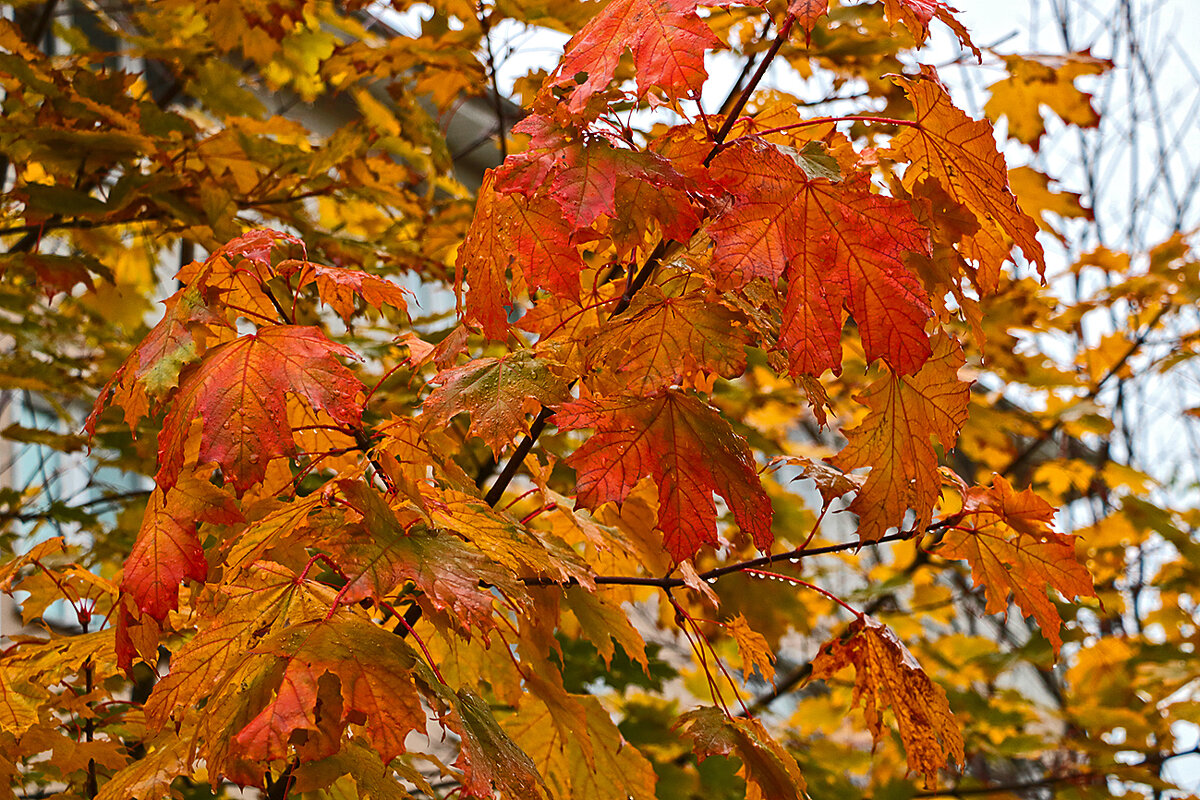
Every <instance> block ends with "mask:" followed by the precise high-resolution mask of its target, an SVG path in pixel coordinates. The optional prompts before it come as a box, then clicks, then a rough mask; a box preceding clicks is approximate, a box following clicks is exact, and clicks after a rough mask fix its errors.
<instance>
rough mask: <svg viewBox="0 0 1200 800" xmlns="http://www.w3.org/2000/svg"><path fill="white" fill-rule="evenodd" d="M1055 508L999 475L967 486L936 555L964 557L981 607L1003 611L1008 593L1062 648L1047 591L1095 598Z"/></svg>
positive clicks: (990, 611) (1058, 624)
mask: <svg viewBox="0 0 1200 800" xmlns="http://www.w3.org/2000/svg"><path fill="white" fill-rule="evenodd" d="M1055 513H1056V512H1055V509H1054V507H1053V506H1051V505H1050V504H1049V503H1047V502H1046V501H1045V500H1043V499H1042V498H1040V497H1038V496H1037V495H1036V494H1035V493H1034V492H1033V490H1032V489H1026V490H1025V491H1023V492H1014V491H1013V488H1012V484H1010V483H1009V482H1008V481H1007V480H1005V479H1004V478H1003V477H1002V476H1000V475H993V476H992V486H991V487H990V488H987V489H985V488H983V487H980V486H976V487H972V488H970V489H968V490H967V493H966V496H965V497H964V498H963V508H962V512H961V519H960V520H959V521H958V522H957V523H956V524H955V525H953V526H951V527H949V528H947V529H946V533H945V535H944V537H943V539H942V543H941V545H940V546H939V547H938V550H937V552H938V555H941V556H943V557H945V558H955V559H964V560H966V562H967V563H968V564H970V565H971V574H972V576H973V577H974V581H975V586H977V587H978V586H982V587H983V588H984V592H985V595H986V597H987V605H986V606H985V608H984V611H985V612H986V613H988V614H997V613H1001V612H1005V611H1007V610H1008V600H1009V597H1010V595H1011V596H1012V598H1013V599H1015V600H1016V603H1017V606H1018V607H1019V608H1020V609H1021V611H1022V612H1024V614H1025V615H1026V616H1032V617H1033V618H1034V619H1036V620H1037V622H1038V627H1039V628H1040V629H1041V631H1042V633H1043V634H1044V635H1045V636H1046V638H1047V639H1048V640H1049V641H1050V644H1051V645H1053V647H1054V652H1056V653H1057V652H1058V651H1059V650H1060V649H1062V636H1061V635H1060V633H1059V629H1060V628H1061V627H1062V618H1061V617H1060V616H1059V614H1058V609H1057V608H1055V606H1054V603H1053V602H1051V600H1050V598H1049V597H1048V596H1047V590H1048V589H1053V590H1055V591H1057V592H1059V593H1061V594H1062V595H1063V596H1064V597H1066V598H1068V599H1073V598H1077V597H1095V596H1096V590H1095V587H1093V585H1092V577H1091V575H1089V574H1088V571H1087V568H1086V567H1084V566H1083V565H1082V564H1081V563H1079V560H1078V558H1077V557H1076V555H1075V539H1076V537H1075V536H1071V535H1069V534H1063V533H1058V532H1057V531H1055V530H1054V529H1053V527H1052V524H1053V521H1054V515H1055Z"/></svg>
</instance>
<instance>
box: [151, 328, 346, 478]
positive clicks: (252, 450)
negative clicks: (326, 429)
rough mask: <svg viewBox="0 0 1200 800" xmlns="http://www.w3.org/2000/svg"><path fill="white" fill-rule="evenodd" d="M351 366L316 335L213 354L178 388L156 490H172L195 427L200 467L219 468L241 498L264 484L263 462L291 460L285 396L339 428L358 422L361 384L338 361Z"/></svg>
mask: <svg viewBox="0 0 1200 800" xmlns="http://www.w3.org/2000/svg"><path fill="white" fill-rule="evenodd" d="M338 355H340V356H345V357H347V358H356V357H357V356H356V355H355V353H354V351H353V350H351V349H350V348H348V347H346V346H345V345H341V344H334V343H333V342H331V341H329V339H327V338H326V337H325V334H323V333H321V331H320V329H318V328H311V327H304V326H298V325H276V326H272V327H265V328H261V329H260V330H259V331H258V332H257V333H254V334H251V335H249V336H243V337H241V338H239V339H235V340H234V341H232V342H227V343H226V344H223V345H220V346H219V347H215V348H213V349H212V350H210V351H209V352H208V354H207V355H206V356H205V358H204V360H203V361H202V362H201V363H200V365H199V366H198V367H196V369H195V371H193V372H192V373H191V374H190V375H188V377H187V378H185V379H184V381H183V383H182V385H181V386H180V387H179V394H178V395H177V396H176V397H175V399H174V402H173V403H172V406H171V410H170V412H169V413H168V414H167V417H166V419H165V420H164V421H163V430H162V434H161V435H160V438H159V443H158V463H159V470H158V475H157V481H158V485H159V486H162V487H165V488H169V487H171V486H173V485H174V484H175V481H176V478H177V477H178V475H179V471H180V469H181V468H182V467H183V464H184V448H185V445H186V443H187V438H188V432H189V430H190V428H191V424H192V423H193V421H198V423H199V425H200V454H199V460H198V463H201V464H207V463H214V462H215V463H217V464H219V465H220V467H221V471H222V472H223V473H224V475H225V478H226V480H228V481H231V482H232V484H233V486H234V488H235V489H236V490H237V492H238V493H239V494H240V493H241V492H244V491H245V490H246V489H248V488H249V487H250V486H252V485H254V484H255V483H257V482H259V481H261V480H262V478H263V476H264V474H265V470H266V465H267V462H268V461H270V460H271V459H272V458H276V457H278V456H286V455H294V454H295V453H296V445H295V442H294V441H293V439H292V429H291V426H290V425H289V424H288V422H287V405H286V401H287V397H286V396H287V394H288V393H289V392H290V393H293V394H296V395H299V396H300V397H303V398H304V399H305V400H307V401H308V402H309V403H310V404H311V405H312V406H313V407H314V408H317V409H319V410H322V411H326V412H328V413H329V415H330V416H331V417H333V419H334V420H335V421H336V422H338V423H340V424H343V425H357V424H358V423H359V421H360V419H361V417H362V398H361V395H360V394H359V392H360V390H361V388H362V384H361V383H359V381H358V379H357V378H356V377H354V373H352V372H350V370H348V369H346V367H344V366H343V365H342V364H341V362H339V361H338V360H337V358H336V357H335V356H338Z"/></svg>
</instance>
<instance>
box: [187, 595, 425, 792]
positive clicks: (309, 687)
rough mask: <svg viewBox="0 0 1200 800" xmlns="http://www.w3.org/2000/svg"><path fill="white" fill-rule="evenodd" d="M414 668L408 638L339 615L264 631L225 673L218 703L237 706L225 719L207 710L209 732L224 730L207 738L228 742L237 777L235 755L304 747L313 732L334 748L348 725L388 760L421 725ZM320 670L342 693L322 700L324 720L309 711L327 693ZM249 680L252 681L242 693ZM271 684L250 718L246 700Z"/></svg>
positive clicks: (262, 755) (263, 757) (275, 754)
mask: <svg viewBox="0 0 1200 800" xmlns="http://www.w3.org/2000/svg"><path fill="white" fill-rule="evenodd" d="M280 666H282V667H283V668H282V669H279V667H280ZM416 668H417V658H416V656H415V655H414V654H413V652H412V650H411V649H410V648H409V647H408V645H407V644H405V643H404V642H403V641H402V640H401V639H399V638H398V637H396V636H395V635H393V634H391V633H389V632H387V631H385V630H383V629H381V628H380V627H379V626H377V625H374V624H371V623H370V622H367V621H365V620H360V619H357V618H355V617H352V616H340V615H339V616H334V617H333V618H331V619H329V620H322V621H316V622H310V623H303V624H300V625H295V626H292V627H289V628H286V629H284V630H282V631H280V632H279V633H277V634H273V635H271V636H268V637H267V638H266V639H264V640H263V641H262V642H261V643H260V644H259V645H258V646H257V647H256V648H255V649H254V650H253V651H251V652H250V653H249V654H247V655H246V656H245V657H244V658H243V660H242V663H241V664H240V665H239V666H238V667H237V668H235V669H234V670H232V671H231V672H230V673H229V675H228V676H227V677H226V680H225V684H224V686H223V687H222V689H221V691H220V694H219V695H218V697H217V699H216V701H215V702H216V703H217V705H216V707H225V708H228V709H240V710H239V711H238V712H237V713H231V714H229V715H228V716H227V717H226V718H224V719H220V718H216V719H209V716H208V715H206V717H205V719H204V725H205V726H206V727H207V728H208V729H209V731H210V732H215V731H216V730H217V729H223V730H224V731H225V732H226V733H227V734H228V738H226V736H225V735H216V736H212V735H211V733H210V736H208V737H206V738H208V740H209V741H213V742H217V743H220V742H227V743H228V745H229V747H230V751H229V755H231V756H233V761H231V762H228V765H229V767H231V768H232V770H233V772H232V773H230V774H231V775H232V776H233V777H235V778H237V777H245V775H246V773H245V772H244V769H245V768H244V767H241V766H239V765H238V763H237V762H238V760H239V759H248V760H250V761H251V762H261V761H268V760H273V759H276V758H279V757H282V756H283V755H284V754H286V752H287V748H288V745H297V744H299V745H301V746H302V747H304V746H307V745H309V743H310V742H312V741H313V734H316V736H317V739H318V741H319V740H320V738H321V737H328V741H327V742H322V743H321V744H320V745H319V749H318V752H325V751H326V750H327V749H328V748H330V747H333V748H335V749H334V750H333V751H334V752H336V748H340V740H341V738H342V736H341V732H342V730H343V728H344V727H345V726H346V725H348V724H354V725H359V726H361V730H362V733H363V735H364V736H365V738H366V740H367V742H368V743H369V744H370V746H371V747H372V748H373V749H374V750H375V751H376V752H378V753H379V756H380V758H381V759H382V760H383V762H384V763H385V764H386V763H387V762H389V761H391V760H392V759H393V758H395V757H396V756H397V755H400V754H401V753H404V752H406V748H405V746H404V738H405V736H407V734H408V733H409V732H411V731H413V730H420V731H424V730H425V724H426V715H425V710H424V708H423V706H422V704H421V694H420V693H419V692H418V687H417V684H416V683H415V682H414V677H413V675H414V670H415V669H416ZM325 675H329V676H330V678H331V679H332V681H331V683H329V684H326V685H328V686H330V691H332V692H333V693H334V694H335V696H336V697H338V698H340V708H338V706H339V703H337V702H332V703H331V702H329V700H328V699H326V702H325V703H324V704H323V707H324V708H325V710H326V712H327V713H329V712H332V713H331V716H330V718H329V719H328V720H327V721H319V720H317V719H316V717H315V716H314V715H315V714H316V713H317V712H316V707H317V704H318V699H319V698H320V697H321V696H323V695H324V696H326V697H328V696H327V695H325V690H324V686H323V685H322V684H323V682H322V681H321V678H322V676H325ZM246 684H257V685H256V688H255V690H252V691H246V690H245V689H244V688H243V687H244V686H245V685H246ZM268 685H270V686H272V688H271V689H270V690H269V691H270V696H269V698H268V699H267V700H266V702H265V703H264V705H263V706H262V708H261V709H259V710H258V711H257V712H253V716H252V717H251V718H250V719H249V720H247V719H246V716H247V711H250V710H251V709H252V705H251V704H254V703H256V701H259V700H261V699H262V698H263V697H264V694H265V693H264V691H263V689H265V688H266V686H268ZM275 687H278V688H275ZM212 716H213V717H215V716H216V715H212ZM318 725H319V726H321V727H320V728H319V727H317V726H318ZM322 728H323V729H322ZM297 734H299V735H297ZM215 754H216V755H217V756H218V760H217V764H218V765H219V768H221V769H224V768H226V762H225V760H224V759H223V758H221V756H222V755H223V753H221V752H220V749H218V751H216V753H215ZM326 754H328V753H326ZM210 768H211V764H210Z"/></svg>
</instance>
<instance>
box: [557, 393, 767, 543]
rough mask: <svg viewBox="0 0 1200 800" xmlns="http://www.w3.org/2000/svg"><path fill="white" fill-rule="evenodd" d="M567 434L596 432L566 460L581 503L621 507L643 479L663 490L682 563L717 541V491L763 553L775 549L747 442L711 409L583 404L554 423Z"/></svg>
mask: <svg viewBox="0 0 1200 800" xmlns="http://www.w3.org/2000/svg"><path fill="white" fill-rule="evenodd" d="M552 421H553V422H554V424H555V425H557V426H558V427H559V428H561V429H563V430H578V429H580V428H595V429H596V432H595V433H594V434H592V436H590V437H589V438H588V439H587V441H585V442H584V443H583V446H582V447H580V448H579V449H578V450H576V451H575V452H574V453H572V454H571V456H570V457H569V458H568V459H567V463H568V464H569V465H570V466H572V467H574V468H575V469H576V471H577V472H578V481H577V484H576V486H577V489H578V502H579V504H580V505H582V506H584V507H585V508H589V509H592V510H595V509H596V508H597V507H598V506H600V505H601V504H602V503H606V502H609V501H612V502H615V503H617V504H618V505H620V504H621V503H622V502H623V501H624V500H625V498H626V497H628V496H629V492H630V491H632V490H633V487H634V486H636V485H637V482H638V480H639V479H640V478H643V477H645V476H651V477H652V478H653V479H654V482H655V483H656V484H657V485H658V500H659V518H658V529H659V530H661V531H662V533H663V544H664V545H665V546H666V548H667V551H668V552H670V553H671V555H672V556H674V557H675V559H676V560H677V561H683V560H684V559H686V558H691V557H692V555H693V554H695V552H696V551H697V550H699V549H700V547H701V546H702V545H705V544H711V545H715V544H716V543H717V535H716V528H717V510H716V503H714V501H713V497H712V493H713V492H714V491H715V492H716V493H717V494H719V495H721V497H723V498H725V501H726V502H727V503H728V504H729V507H730V509H731V510H732V511H733V517H734V519H735V520H736V521H737V524H738V527H740V528H741V529H742V531H744V532H745V533H747V534H749V535H750V536H751V537H752V538H753V540H754V543H755V545H756V546H757V547H758V548H759V549H760V550H766V549H767V548H768V547H770V545H771V542H772V540H773V535H772V533H771V513H772V512H771V502H770V500H769V499H768V498H767V495H766V492H764V491H763V488H762V484H761V483H760V482H759V480H758V474H757V471H756V470H755V467H754V460H753V458H752V457H751V455H750V452H749V450H748V449H747V447H746V443H745V441H744V440H743V439H742V438H741V437H740V436H738V435H737V434H736V433H734V432H733V429H732V428H730V427H729V423H728V422H726V421H725V420H724V419H723V418H722V417H721V416H720V415H719V414H718V413H717V412H716V411H715V410H714V409H713V408H712V407H710V406H708V405H706V404H705V403H702V402H700V401H699V400H697V399H696V398H694V397H691V396H689V395H687V394H684V393H683V392H680V391H676V390H673V389H668V390H663V391H660V392H659V393H658V394H656V395H652V396H650V397H647V398H630V397H615V398H580V399H579V400H577V401H575V402H573V403H567V404H566V405H564V406H562V407H561V408H560V409H559V410H558V412H557V413H556V414H555V415H554V417H553V418H552Z"/></svg>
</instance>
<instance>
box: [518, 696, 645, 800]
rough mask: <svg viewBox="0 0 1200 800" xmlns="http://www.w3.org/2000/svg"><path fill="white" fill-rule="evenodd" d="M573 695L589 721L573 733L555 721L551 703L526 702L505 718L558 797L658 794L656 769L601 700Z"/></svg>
mask: <svg viewBox="0 0 1200 800" xmlns="http://www.w3.org/2000/svg"><path fill="white" fill-rule="evenodd" d="M572 699H574V700H576V701H577V702H578V704H579V705H580V706H582V708H583V710H584V714H585V724H584V725H583V726H581V727H580V729H578V730H575V731H572V732H570V734H569V735H567V734H564V733H563V731H562V730H561V729H560V728H559V727H558V726H557V725H556V724H554V719H553V716H552V714H551V712H550V710H549V709H548V708H546V707H545V706H542V707H538V706H535V705H533V704H530V705H527V706H523V707H522V708H521V710H520V711H518V712H517V714H515V715H514V716H513V717H512V718H510V719H507V720H505V722H504V729H505V730H506V731H507V732H508V733H509V735H511V736H512V737H513V740H514V741H515V742H516V743H517V744H518V745H520V746H521V748H522V750H524V751H525V752H526V753H528V754H529V755H530V756H531V757H532V759H533V762H534V764H536V765H537V766H538V767H539V769H540V771H541V772H542V773H543V774H544V775H545V776H546V780H547V782H548V783H549V785H550V787H552V788H553V789H554V790H555V796H557V797H571V798H574V800H612V798H617V797H621V798H629V797H632V798H637V800H643V798H651V797H654V784H655V781H656V776H655V774H654V768H653V767H652V766H651V764H650V762H649V761H647V760H646V757H645V756H643V755H642V754H641V752H640V751H639V750H638V749H637V748H636V747H634V746H633V745H631V744H630V743H629V742H627V741H625V739H624V737H623V736H622V735H621V732H620V730H619V729H618V728H617V726H616V725H615V724H613V721H612V718H611V717H610V716H609V713H608V712H607V711H606V710H605V709H604V707H603V706H602V705H601V704H600V702H599V701H598V700H597V699H596V698H595V697H573V698H572ZM589 753H590V754H591V757H590V758H589Z"/></svg>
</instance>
